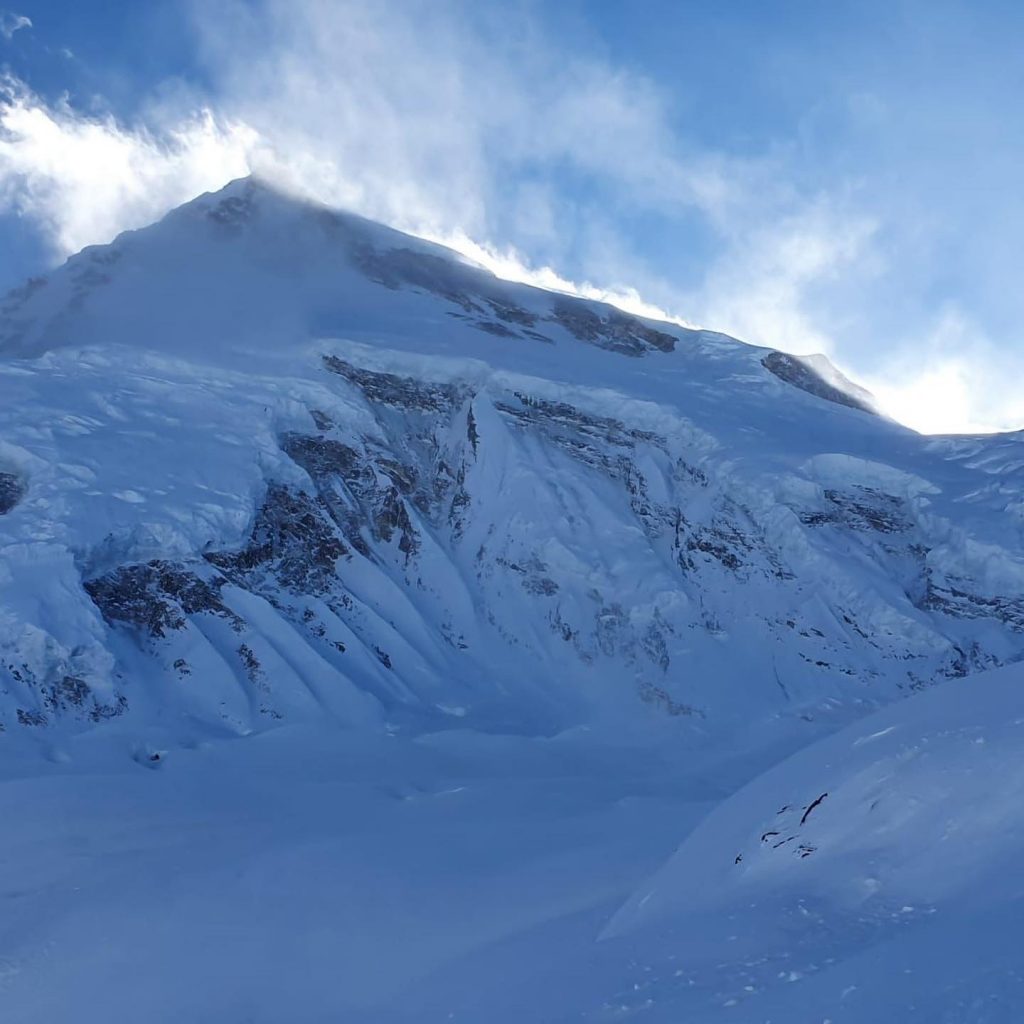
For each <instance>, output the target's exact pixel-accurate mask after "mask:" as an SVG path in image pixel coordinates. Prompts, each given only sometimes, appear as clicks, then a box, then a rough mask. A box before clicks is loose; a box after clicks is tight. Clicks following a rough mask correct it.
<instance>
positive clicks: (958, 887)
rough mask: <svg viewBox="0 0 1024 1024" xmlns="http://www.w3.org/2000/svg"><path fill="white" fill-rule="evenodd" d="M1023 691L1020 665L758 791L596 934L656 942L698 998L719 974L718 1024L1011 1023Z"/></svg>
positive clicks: (856, 738)
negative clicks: (778, 1023) (769, 1023)
mask: <svg viewBox="0 0 1024 1024" xmlns="http://www.w3.org/2000/svg"><path fill="white" fill-rule="evenodd" d="M1022 685H1024V670H1022V669H1021V667H1020V666H1008V667H1006V668H1002V669H997V670H995V671H992V672H987V673H983V674H981V675H979V676H975V677H973V678H971V679H966V680H957V681H954V682H950V683H947V684H944V685H942V686H940V687H936V688H935V689H933V690H930V691H928V692H926V693H922V694H918V695H916V696H914V697H912V698H910V699H908V700H906V701H903V702H901V703H899V704H896V705H894V706H891V707H888V708H885V709H884V710H882V711H879V712H877V713H875V714H873V715H871V716H869V717H867V718H865V719H863V720H861V721H860V722H858V723H856V724H854V725H852V726H849V727H847V728H845V729H843V730H842V731H840V732H838V733H836V734H835V735H833V736H831V737H829V738H827V739H825V740H822V741H819V742H818V743H815V744H813V745H812V746H810V747H808V748H806V749H804V750H802V751H801V752H799V753H797V754H796V755H794V756H792V757H790V758H789V759H788V760H786V761H784V762H782V763H781V764H779V765H777V766H775V767H774V768H772V769H770V770H769V771H767V772H765V773H764V774H763V775H760V776H759V777H757V778H756V779H755V780H754V781H753V782H751V783H749V784H748V785H747V786H745V787H744V788H742V789H741V790H740V791H738V792H737V793H735V794H734V795H733V796H732V797H730V798H729V799H727V800H725V801H724V802H723V803H721V804H720V805H719V806H718V807H717V808H716V809H715V810H714V811H712V813H711V814H709V815H708V817H707V818H706V819H705V820H704V821H703V822H702V823H701V824H700V825H698V827H697V828H696V829H695V830H694V831H693V832H692V834H691V835H690V836H689V837H688V838H687V839H686V840H685V841H684V842H683V843H682V845H681V846H680V847H679V849H678V850H677V852H676V853H675V854H674V855H673V856H672V857H671V858H670V859H669V860H668V862H667V863H666V864H665V865H664V866H663V867H662V868H661V869H660V870H659V871H658V872H657V873H655V875H654V876H653V877H652V878H651V879H650V880H649V881H648V882H646V883H645V884H644V885H642V886H641V887H640V888H638V889H637V891H636V892H635V893H634V894H633V896H632V897H631V898H630V899H629V900H628V901H627V902H626V903H625V905H624V906H623V907H622V908H621V909H620V910H619V911H618V912H617V913H616V914H615V916H614V917H613V918H612V920H611V922H610V923H609V924H608V926H607V927H606V929H605V931H604V933H603V937H604V938H605V939H611V940H617V941H621V940H622V939H623V938H624V937H630V939H631V941H633V942H636V941H638V937H641V938H640V939H639V941H641V942H642V943H644V944H647V945H653V944H654V943H653V942H652V937H653V936H658V940H657V943H656V945H657V946H658V948H661V949H664V948H670V949H674V950H675V954H676V955H677V956H678V958H679V959H680V960H682V961H684V962H686V963H687V965H688V967H690V968H692V969H693V970H694V971H695V972H696V975H695V976H696V977H697V978H698V979H699V981H698V984H703V985H705V986H707V985H709V981H708V976H709V975H715V976H716V977H717V984H718V985H723V984H724V985H726V986H728V984H729V982H727V981H725V979H724V971H723V969H724V967H725V965H726V964H727V963H732V965H733V967H734V968H735V969H736V971H735V974H734V976H733V978H732V982H731V983H732V984H733V985H735V991H733V992H731V993H729V994H727V995H723V992H724V991H725V989H724V988H719V989H718V991H717V994H711V993H705V994H706V996H707V1002H706V1003H705V1004H704V1010H705V1012H707V1013H708V1014H710V1013H711V1009H710V1007H711V1006H713V1005H717V1007H718V1008H719V1009H724V1008H726V1007H731V1008H732V1010H733V1013H734V1015H733V1016H731V1017H729V1019H731V1020H737V1019H739V1020H751V1021H753V1020H757V1021H761V1020H797V1019H799V1020H813V1021H819V1020H826V1019H828V1020H831V1021H833V1022H834V1024H839V1022H841V1021H868V1020H871V1021H879V1020H886V1021H888V1020H892V1021H901V1022H903V1021H908V1020H914V1021H918V1020H919V1021H939V1020H941V1021H958V1022H963V1021H994V1020H999V1021H1004V1020H1005V1021H1009V1020H1018V1019H1019V1016H1015V1013H1019V1008H1020V1005H1021V1003H1020V999H1021V996H1022V992H1021V991H1020V986H1021V973H1020V971H1019V950H1020V948H1021V947H1020V943H1021V940H1022V938H1024V925H1022V919H1021V910H1022V909H1024V869H1022V868H1021V863H1022V855H1024V809H1022V805H1021V801H1020V793H1021V790H1022V787H1024V761H1022V760H1021V757H1020V752H1021V744H1022V741H1024V707H1022V704H1021V698H1020V694H1021V686H1022ZM695 935H699V936H700V942H699V943H698V944H696V945H694V942H695V940H694V938H693V936H695ZM644 936H646V938H643V937H644ZM684 950H685V952H684ZM716 959H720V961H721V962H719V963H717V964H714V961H715V960H716ZM712 964H714V966H713V967H712V966H711V965H712ZM698 965H703V966H698ZM741 965H742V968H743V971H745V972H746V976H747V984H745V985H739V984H738V982H737V981H736V977H735V975H736V974H742V973H743V971H741V970H740V968H741ZM680 973H681V974H682V973H683V972H680ZM794 982H802V984H801V985H799V986H796V985H794V984H793V983H794ZM688 987H690V988H692V987H693V985H692V983H691V984H690V985H689V986H688ZM693 1000H694V994H693V993H692V992H687V993H682V992H681V990H680V989H679V987H678V986H671V985H669V986H662V987H661V989H660V990H659V991H658V993H657V1000H656V1001H657V1003H658V1004H659V1005H660V1006H661V1008H662V1009H663V1010H667V1008H668V1007H669V1006H674V1007H676V1008H677V1009H681V1008H682V1007H683V1006H685V1007H687V1008H688V1009H691V1010H692V1008H693V1007H694V1005H695V1004H694V1002H693ZM1015 1008H1016V1009H1015ZM744 1014H749V1016H745V1015H744ZM776 1014H778V1016H775V1015H776ZM650 1019H652V1020H661V1019H662V1016H661V1014H660V1013H658V1014H654V1015H653V1016H652V1017H651V1018H650ZM666 1019H667V1018H666ZM700 1019H702V1020H703V1019H705V1018H704V1017H701V1018H700ZM707 1019H717V1016H716V1017H714V1018H712V1017H710V1016H709V1017H708V1018H707ZM723 1019H724V1018H723Z"/></svg>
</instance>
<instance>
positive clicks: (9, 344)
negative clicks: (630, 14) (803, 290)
mask: <svg viewBox="0 0 1024 1024" xmlns="http://www.w3.org/2000/svg"><path fill="white" fill-rule="evenodd" d="M1022 492H1024V447H1022V440H1021V436H1020V435H1012V434H1010V435H999V436H996V437H988V438H983V437H961V438H938V439H936V438H925V437H921V436H919V435H916V434H914V433H913V432H911V431H908V430H906V429H905V428H903V427H901V426H899V425H898V424H895V423H893V422H891V421H889V420H887V419H885V418H884V417H882V416H880V415H878V414H877V413H876V412H875V411H874V408H873V405H872V403H871V400H870V396H868V395H866V394H865V393H864V392H862V391H860V390H859V389H857V388H856V387H855V386H854V385H852V384H850V383H849V382H848V381H845V380H844V379H843V378H842V377H841V375H839V374H837V373H836V372H835V371H834V370H833V369H832V368H830V367H829V366H828V364H827V363H826V362H825V361H824V360H822V359H820V357H819V358H817V359H815V360H804V361H800V360H796V359H794V358H793V357H791V356H784V355H782V354H780V353H774V352H770V351H767V350H764V349H757V348H753V347H750V346H746V345H743V344H741V343H739V342H737V341H734V340H733V339H731V338H727V337H725V336H722V335H717V334H714V333H711V332H705V331H692V330H687V329H684V328H680V327H677V326H674V325H669V324H659V323H655V322H652V321H646V320H642V319H640V318H637V317H634V316H631V315H629V314H626V313H623V312H621V311H619V310H616V309H614V308H612V307H609V306H604V305H602V304H600V303H595V302H589V301H584V300H581V299H578V298H576V297H573V296H568V295H561V294H555V293H551V292H546V291H543V290H539V289H534V288H530V287H527V286H524V285H519V284H512V283H508V282H504V281H500V280H498V279H496V278H494V277H493V276H492V275H490V274H489V273H488V272H486V271H484V270H482V269H481V268H479V267H476V266H474V265H473V264H471V263H468V262H466V261H465V260H463V259H461V258H460V257H458V256H456V255H454V254H453V253H450V252H448V251H447V250H444V249H442V248H439V247H437V246H434V245H431V244H428V243H426V242H422V241H419V240H417V239H412V238H409V237H407V236H404V235H400V234H398V233H396V232H394V231H391V230H389V229H387V228H384V227H382V226H380V225H377V224H373V223H370V222H367V221H364V220H362V219H360V218H357V217H354V216H351V215H347V214H342V213H338V212H336V211H332V210H328V209H324V208H320V207H317V206H313V205H310V204H307V203H302V202H298V201H296V200H293V199H291V198H289V197H287V196H284V195H281V194H279V193H277V192H275V191H273V190H271V189H270V188H268V187H266V186H264V185H262V184H261V183H259V182H257V181H253V180H245V181H240V182H236V183H233V184H232V185H230V186H228V188H227V189H225V190H223V191H222V192H220V193H217V194H215V195H208V196H203V197H200V198H199V199H197V200H195V201H193V202H192V203H189V204H187V205H186V206H184V207H182V208H181V209H179V210H176V211H174V212H173V213H172V214H170V215H169V216H168V217H166V218H165V219H164V220H163V221H161V222H160V223H158V224H156V225H153V226H152V227H150V228H146V229H144V230H141V231H137V232H130V233H128V234H125V235H122V236H120V237H119V238H118V239H116V240H115V241H114V242H113V243H112V244H111V245H109V246H99V247H92V248H90V249H87V250H85V251H83V252H82V253H80V254H79V255H77V256H75V257H73V258H72V259H70V260H69V261H68V262H67V264H65V266H63V267H62V268H60V269H59V270H57V271H55V272H54V273H53V274H52V275H50V276H49V277H48V278H46V279H43V278H40V279H34V280H32V281H30V282H28V284H26V285H25V286H24V287H22V288H21V289H18V290H17V291H16V292H15V293H12V294H11V295H9V296H8V297H7V298H6V300H4V302H3V304H2V306H0V730H2V733H0V777H2V779H3V780H4V781H3V782H2V784H0V801H2V802H3V810H4V812H5V814H4V820H6V821H8V822H15V823H17V824H16V826H14V827H11V828H9V829H8V830H7V832H6V835H5V838H4V840H3V842H2V845H0V857H2V858H3V862H4V864H5V867H6V869H7V870H6V871H5V879H6V881H5V883H4V885H5V890H4V892H3V896H4V897H5V905H6V906H8V907H9V908H12V909H11V912H10V916H9V917H8V918H7V919H6V920H4V921H3V922H2V923H0V993H2V994H3V999H4V1005H5V1020H12V1021H26V1022H27V1021H38V1020H50V1021H64V1020H68V1021H70V1020H76V1021H77V1020H83V1019H85V1020H91V1019H96V1020H101V1019H102V1020H108V1019H122V1018H124V1017H126V1016H129V1015H130V1016H137V1017H140V1018H143V1019H146V1020H148V1021H151V1022H153V1021H161V1020H167V1021H172V1020H174V1021H177V1020H183V1019H187V1020H211V1021H212V1020H218V1021H222V1020H238V1021H242V1020H246V1021H267V1022H270V1021H279V1020H283V1019H289V1020H309V1021H314V1020H315V1021H319V1020H347V1019H353V1020H354V1019H358V1020H373V1021H378V1020H379V1021H382V1022H383V1021H388V1022H391V1021H393V1022H398V1021H409V1022H411V1021H417V1022H425V1021H431V1020H438V1021H442V1020H449V1019H456V1020H469V1021H483V1020H487V1021H503V1020H507V1021H509V1022H512V1021H516V1022H520V1021H523V1020H530V1021H552V1022H554V1021H562V1020H566V1021H567V1020H569V1019H572V1020H580V1019H585V1020H592V1021H611V1020H620V1019H625V1018H630V1019H632V1017H636V1019H639V1020H645V1021H652V1022H657V1021H661V1020H666V1021H668V1020H673V1021H677V1020H694V1021H705V1020H706V1021H717V1020H718V1019H719V1018H721V1019H722V1020H730V1021H746V1020H750V1021H764V1020H774V1021H783V1020H785V1021H789V1020H798V1019H801V1020H802V1019H807V1020H814V1021H818V1020H820V1021H824V1020H826V1019H828V1020H831V1021H833V1022H835V1024H839V1022H840V1021H856V1022H860V1021H869V1020H870V1021H878V1020H892V1021H894V1022H895V1021H910V1020H920V1021H926V1020H927V1021H932V1020H948V1021H951V1022H952V1021H970V1022H979V1024H980V1022H981V1021H993V1020H1000V1021H1001V1020H1006V1021H1010V1020H1017V1019H1019V1017H1020V1013H1021V1010H1022V1008H1024V993H1021V992H1020V991H1018V988H1019V981H1018V973H1017V972H1018V967H1019V957H1017V955H1016V952H1015V951H1016V949H1018V948H1021V946H1020V942H1019V938H1020V936H1019V934H1018V931H1019V926H1017V925H1016V924H1015V915H1014V913H1013V908H1014V907H1015V905H1016V904H1015V901H1016V900H1018V899H1019V898H1020V888H1021V885H1020V884H1018V883H1021V884H1024V881H1022V876H1021V875H1020V873H1019V871H1017V870H1016V869H1015V868H1014V867H1013V862H1014V860H1015V859H1016V860H1017V861H1019V859H1020V858H1019V850H1018V849H1017V847H1018V846H1019V840H1020V818H1019V812H1018V811H1017V810H1016V807H1015V803H1017V802H1019V801H1016V800H1015V794H1016V791H1017V789H1018V788H1019V785H1020V782H1021V780H1020V779H1019V778H1017V776H1018V775H1019V774H1020V773H1019V772H1018V771H1017V769H1016V767H1015V761H1014V757H1013V753H1014V750H1015V745H1016V744H1019V735H1018V725H1017V724H1016V723H1017V721H1018V718H1019V715H1018V712H1017V710H1016V702H1015V694H1016V692H1017V690H1016V686H1017V685H1018V684H1019V682H1020V680H1021V677H1020V674H1019V671H1018V670H1017V669H1016V668H1015V667H1013V663H1014V662H1017V661H1019V660H1021V659H1022V657H1024V553H1022V550H1021V530H1022V519H1024V493H1022ZM1000 666H1008V667H1000ZM985 670H994V671H985ZM979 672H985V674H984V675H983V676H982V675H979V674H978V673H979ZM919 691H920V692H919ZM904 698H909V699H904ZM240 737H246V738H245V739H244V741H242V742H237V740H238V739H239V738H240ZM797 751H799V753H794V752H797ZM790 755H792V756H790ZM787 758H788V760H787ZM773 765H775V766H776V767H772V766H773ZM713 808H714V810H712V809H713ZM780 808H782V810H780ZM709 811H710V812H711V813H710V814H708V812H709ZM705 815H707V817H706V818H705ZM701 819H703V821H702V822H701V824H700V825H699V826H698V827H697V828H696V830H695V831H693V832H692V834H690V835H689V837H688V838H686V837H687V834H688V833H689V831H690V829H691V828H693V826H694V825H697V822H698V821H701ZM681 840H682V841H683V844H682V846H680V847H679V850H678V852H677V853H676V854H675V855H673V856H671V857H670V853H671V850H672V849H673V847H674V846H675V845H676V844H677V843H679V842H680V841H681ZM662 861H667V863H665V866H664V867H663V868H661V869H660V870H656V869H657V867H658V864H659V863H661V862H662ZM648 876H650V878H651V881H649V882H644V878H645V877H648ZM631 893H632V894H633V895H630V894H631ZM1018 916H1019V915H1018ZM965 934H966V935H969V936H970V937H971V938H970V939H969V941H967V942H966V943H965V940H964V938H963V936H964V935H965ZM599 935H600V936H602V938H601V940H600V941H598V936H599ZM975 939H976V940H977V941H975ZM965 946H967V947H969V948H965ZM958 953H959V957H958V956H957V954H958ZM797 981H799V982H800V984H795V982H797ZM83 1006H87V1007H89V1008H90V1009H89V1010H88V1011H86V1012H87V1013H93V1014H94V1017H88V1016H86V1017H83V1016H82V1012H83V1011H82V1007H83ZM808 1013H809V1014H810V1016H807V1014H808Z"/></svg>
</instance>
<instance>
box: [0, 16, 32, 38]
mask: <svg viewBox="0 0 1024 1024" xmlns="http://www.w3.org/2000/svg"><path fill="white" fill-rule="evenodd" d="M31 27H32V21H31V19H30V18H26V17H25V15H24V14H14V13H13V12H12V11H0V35H2V36H3V37H4V38H5V39H10V38H11V37H12V36H13V35H14V33H15V32H17V31H18V30H19V29H23V28H31Z"/></svg>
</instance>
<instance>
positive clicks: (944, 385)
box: [865, 308, 1024, 434]
mask: <svg viewBox="0 0 1024 1024" xmlns="http://www.w3.org/2000/svg"><path fill="white" fill-rule="evenodd" d="M1021 380H1024V357H1021V356H1017V357H1012V356H1009V355H1007V353H1005V352H1000V351H999V350H998V349H997V348H996V346H995V345H994V344H993V343H992V341H991V339H989V338H987V337H986V336H985V335H984V334H983V332H982V331H981V330H980V329H979V328H978V327H977V326H975V325H973V324H971V323H970V322H969V321H968V320H967V318H966V317H965V316H964V315H963V314H962V313H961V312H960V311H959V310H956V309H955V308H946V309H944V310H942V311H940V313H939V314H938V316H937V317H936V321H935V323H934V325H933V326H932V328H931V330H930V331H929V333H928V334H927V336H926V337H925V338H923V339H918V338H913V339H901V340H900V343H898V344H896V345H895V346H894V354H893V355H892V356H891V357H890V358H889V360H888V361H887V362H886V364H885V365H884V366H883V367H882V368H881V370H880V371H878V372H876V373H873V374H870V375H868V376H867V377H866V379H865V383H866V386H867V387H869V388H870V389H871V391H872V392H873V393H874V395H875V396H876V398H877V399H878V401H879V404H880V405H881V407H882V409H883V410H885V411H886V412H888V413H890V415H892V416H894V417H896V418H897V419H899V420H900V421H901V422H903V423H906V424H907V425H908V426H910V427H913V428H914V429H915V430H918V431H920V432H921V433H923V434H939V433H990V432H993V431H1000V430H1019V429H1020V427H1021V424H1022V423H1024V394H1022V392H1021V388H1020V381H1021Z"/></svg>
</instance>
